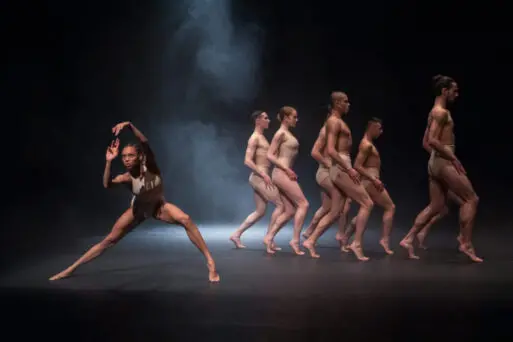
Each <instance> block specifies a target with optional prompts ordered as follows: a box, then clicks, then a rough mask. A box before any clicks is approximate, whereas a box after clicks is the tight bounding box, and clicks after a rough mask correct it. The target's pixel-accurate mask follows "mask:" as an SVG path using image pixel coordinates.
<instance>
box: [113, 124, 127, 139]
mask: <svg viewBox="0 0 513 342" xmlns="http://www.w3.org/2000/svg"><path fill="white" fill-rule="evenodd" d="M128 125H130V121H125V122H122V123H118V124H117V125H116V126H114V127H112V133H113V134H114V135H115V136H116V137H117V136H118V135H119V133H120V132H121V131H122V130H123V128H125V127H126V126H128Z"/></svg>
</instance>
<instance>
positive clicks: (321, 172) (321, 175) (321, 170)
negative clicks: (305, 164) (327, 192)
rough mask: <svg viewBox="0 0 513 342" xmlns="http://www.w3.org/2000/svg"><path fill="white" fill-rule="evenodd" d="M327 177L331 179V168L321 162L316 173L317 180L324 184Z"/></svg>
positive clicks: (318, 182)
mask: <svg viewBox="0 0 513 342" xmlns="http://www.w3.org/2000/svg"><path fill="white" fill-rule="evenodd" d="M326 179H328V180H330V170H329V169H328V168H327V167H326V166H324V165H322V164H320V165H319V167H318V168H317V173H316V174H315V181H316V182H317V184H319V185H322V184H323V183H325V182H326Z"/></svg>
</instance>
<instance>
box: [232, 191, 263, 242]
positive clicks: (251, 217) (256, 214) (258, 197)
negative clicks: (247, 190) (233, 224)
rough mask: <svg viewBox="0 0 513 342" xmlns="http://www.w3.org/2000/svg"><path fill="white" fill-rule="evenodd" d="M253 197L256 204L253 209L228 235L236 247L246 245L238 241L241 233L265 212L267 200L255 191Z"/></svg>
mask: <svg viewBox="0 0 513 342" xmlns="http://www.w3.org/2000/svg"><path fill="white" fill-rule="evenodd" d="M253 197H254V199H255V204H256V208H255V211H253V212H252V213H251V214H249V215H248V217H246V219H245V220H244V222H242V224H241V225H240V227H239V228H238V229H237V230H236V231H235V232H234V233H233V234H232V235H231V236H230V240H231V241H232V242H233V243H234V244H235V247H236V248H246V246H244V245H243V244H242V242H241V241H240V237H241V235H242V234H243V233H244V232H245V231H246V229H248V228H249V227H251V226H253V225H254V224H255V223H257V222H258V221H259V220H260V219H261V218H262V217H263V216H264V214H265V209H266V207H267V201H266V200H265V199H264V198H263V197H262V196H261V195H260V194H259V193H258V192H257V191H254V192H253Z"/></svg>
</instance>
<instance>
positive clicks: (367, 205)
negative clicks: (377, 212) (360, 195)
mask: <svg viewBox="0 0 513 342" xmlns="http://www.w3.org/2000/svg"><path fill="white" fill-rule="evenodd" d="M373 207H374V201H373V200H372V199H371V198H370V197H368V196H367V197H365V198H364V199H363V200H362V201H361V202H360V208H363V209H367V210H372V208H373Z"/></svg>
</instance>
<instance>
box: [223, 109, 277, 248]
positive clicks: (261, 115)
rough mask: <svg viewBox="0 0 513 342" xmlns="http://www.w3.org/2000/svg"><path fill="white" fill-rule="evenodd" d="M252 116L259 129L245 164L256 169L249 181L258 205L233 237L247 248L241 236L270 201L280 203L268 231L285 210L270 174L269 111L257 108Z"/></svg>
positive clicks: (232, 239) (240, 245) (248, 148)
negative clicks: (266, 135) (267, 134)
mask: <svg viewBox="0 0 513 342" xmlns="http://www.w3.org/2000/svg"><path fill="white" fill-rule="evenodd" d="M251 119H252V120H253V122H254V124H255V130H254V132H253V134H252V135H251V137H249V140H248V146H247V148H246V156H245V158H244V164H245V165H246V166H247V167H249V168H250V169H251V170H252V172H251V175H250V176H249V184H250V185H251V187H252V188H253V194H254V195H253V196H254V198H255V204H256V209H255V211H254V212H252V213H251V214H249V216H248V217H246V219H245V220H244V222H242V224H241V225H240V227H239V229H237V230H236V231H235V232H234V233H233V234H232V235H231V236H230V240H231V241H232V242H233V243H234V244H235V247H237V248H246V246H244V245H243V244H242V242H241V241H240V237H241V235H242V233H244V231H246V229H248V228H249V227H251V226H252V225H254V224H255V223H256V222H258V220H260V219H261V218H262V217H263V216H264V214H265V209H266V207H267V202H269V201H270V202H272V203H273V204H274V205H275V206H276V208H275V209H274V211H273V213H272V216H271V222H270V223H269V228H268V232H269V231H270V230H271V228H272V227H273V225H274V223H275V222H276V219H277V218H278V216H279V215H280V214H281V213H282V212H283V211H284V207H283V202H282V200H281V197H280V193H279V191H278V188H276V186H274V184H273V183H272V181H271V177H270V176H269V166H270V162H269V160H268V159H267V151H268V150H269V142H268V141H267V139H266V138H265V136H264V131H265V130H266V129H267V128H269V121H270V120H269V116H268V115H267V113H266V112H263V111H261V110H257V111H255V112H253V114H251ZM272 248H273V249H274V250H280V248H278V247H276V246H275V245H274V242H273V245H272Z"/></svg>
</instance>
